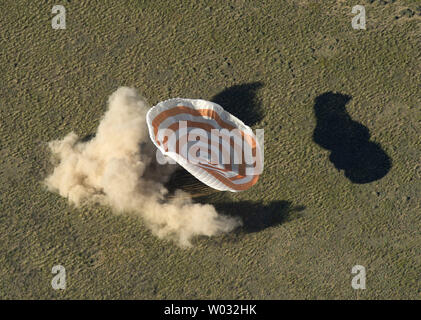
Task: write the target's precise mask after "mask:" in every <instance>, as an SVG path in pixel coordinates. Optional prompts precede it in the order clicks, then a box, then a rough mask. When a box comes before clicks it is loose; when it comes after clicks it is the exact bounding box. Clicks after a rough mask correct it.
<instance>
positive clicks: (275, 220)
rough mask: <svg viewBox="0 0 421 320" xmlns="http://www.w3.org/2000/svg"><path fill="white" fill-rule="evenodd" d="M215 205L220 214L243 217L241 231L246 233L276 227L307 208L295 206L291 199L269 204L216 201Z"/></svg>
mask: <svg viewBox="0 0 421 320" xmlns="http://www.w3.org/2000/svg"><path fill="white" fill-rule="evenodd" d="M213 205H214V206H215V208H216V210H217V211H218V212H219V213H220V214H224V215H229V216H233V217H239V218H241V220H242V221H243V226H242V227H241V228H240V229H239V231H242V232H245V233H253V232H260V231H262V230H265V229H267V228H271V227H276V226H278V225H280V224H282V223H283V222H285V221H288V220H290V218H291V215H292V214H293V213H296V212H300V211H303V210H304V209H305V208H304V207H302V206H297V207H293V206H292V205H291V202H289V201H274V202H271V203H269V204H267V205H264V204H263V203H262V202H253V201H240V202H235V203H232V202H227V203H214V204H213Z"/></svg>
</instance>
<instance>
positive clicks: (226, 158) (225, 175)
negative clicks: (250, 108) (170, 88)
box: [146, 98, 263, 192]
mask: <svg viewBox="0 0 421 320" xmlns="http://www.w3.org/2000/svg"><path fill="white" fill-rule="evenodd" d="M146 121H147V124H148V128H149V134H150V137H151V139H152V141H153V143H154V144H155V145H156V146H157V147H158V149H159V150H160V151H161V152H162V154H163V155H164V156H166V157H169V158H170V159H173V160H174V161H176V162H177V163H178V164H180V165H181V166H182V167H183V168H185V169H186V170H187V171H188V172H190V173H191V174H192V175H193V176H195V177H196V178H197V179H199V180H200V181H201V182H203V183H204V184H206V185H208V186H210V187H212V188H214V189H217V190H221V191H232V192H238V191H243V190H246V189H248V188H250V187H251V186H253V185H254V184H255V183H256V182H257V180H258V178H259V175H260V174H261V173H262V170H263V155H262V152H261V148H260V145H259V142H258V141H257V139H256V136H255V135H254V134H253V131H252V130H251V128H250V127H248V126H246V125H245V124H244V123H243V122H242V121H241V120H239V119H238V118H236V117H234V116H233V115H232V114H230V113H228V112H227V111H225V110H224V109H223V108H222V107H221V106H220V105H218V104H216V103H213V102H210V101H206V100H200V99H183V98H175V99H170V100H166V101H163V102H160V103H158V104H157V105H156V106H154V107H153V108H151V109H150V110H149V111H148V113H147V116H146Z"/></svg>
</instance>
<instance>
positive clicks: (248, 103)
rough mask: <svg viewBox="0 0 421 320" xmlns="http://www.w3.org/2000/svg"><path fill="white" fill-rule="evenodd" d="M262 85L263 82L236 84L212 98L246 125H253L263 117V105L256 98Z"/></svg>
mask: <svg viewBox="0 0 421 320" xmlns="http://www.w3.org/2000/svg"><path fill="white" fill-rule="evenodd" d="M262 86H263V84H262V83H261V82H252V83H247V84H241V85H235V86H232V87H229V88H227V89H225V90H223V91H221V92H220V93H218V94H217V95H215V96H214V97H212V98H211V99H210V100H211V101H212V102H215V103H217V104H219V105H221V106H222V107H223V108H224V109H225V110H226V111H228V112H229V113H232V114H233V115H234V116H236V117H237V118H239V119H241V121H243V122H244V123H245V124H246V125H248V126H253V125H254V124H256V123H257V122H259V121H260V120H262V117H263V115H262V110H261V105H260V103H259V101H258V100H257V98H256V91H257V90H258V89H260V88H261V87H262Z"/></svg>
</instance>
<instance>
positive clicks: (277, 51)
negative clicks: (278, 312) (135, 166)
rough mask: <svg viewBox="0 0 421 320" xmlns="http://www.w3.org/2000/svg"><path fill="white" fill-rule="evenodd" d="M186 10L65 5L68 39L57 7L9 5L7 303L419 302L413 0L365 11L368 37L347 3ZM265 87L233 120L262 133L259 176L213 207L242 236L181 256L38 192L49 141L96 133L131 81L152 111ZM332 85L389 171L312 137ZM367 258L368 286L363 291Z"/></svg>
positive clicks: (1, 284) (0, 239) (101, 212)
mask: <svg viewBox="0 0 421 320" xmlns="http://www.w3.org/2000/svg"><path fill="white" fill-rule="evenodd" d="M183 2H185V1H89V2H88V1H86V2H82V1H67V2H66V1H63V2H62V3H61V4H63V5H64V6H65V7H66V9H67V29H66V30H53V29H52V27H51V18H52V17H53V15H52V14H51V8H52V6H53V5H54V4H57V3H56V1H27V2H19V1H9V0H7V1H2V3H1V4H0V8H1V10H2V14H1V15H2V18H1V20H0V37H1V46H0V47H1V49H0V80H1V81H0V83H1V92H0V93H1V95H0V97H1V98H0V119H1V125H0V148H1V149H0V152H1V157H0V182H1V183H0V298H7V299H10V298H30V299H34V298H42V299H45V298H54V299H61V298H130V299H131V298H142V299H143V298H146V299H150V298H157V299H165V298H175V299H184V298H211V299H213V298H227V299H237V298H258V299H268V298H272V299H273V298H275V299H277V298H306V299H307V298H315V299H326V298H329V299H338V298H345V299H355V298H359V299H379V298H386V299H390V298H408V299H420V298H421V283H420V282H421V279H420V271H421V251H420V245H421V234H420V227H421V214H420V199H421V198H420V191H421V183H420V177H421V163H420V158H421V157H420V155H421V152H420V151H421V139H420V120H421V113H420V102H421V101H420V84H421V83H420V82H421V81H420V74H421V66H420V52H421V46H420V43H421V42H420V38H419V37H420V35H421V28H420V7H419V2H418V4H417V1H409V0H401V1H399V0H397V1H391V0H389V1H377V0H376V1H363V0H361V1H359V2H360V3H359V4H364V5H365V7H366V12H367V29H366V30H354V29H352V27H351V19H352V17H353V14H352V13H351V7H352V5H354V4H352V5H351V4H350V3H349V1H330V0H329V1H306V0H301V1H292V0H286V1H279V0H273V1H264V2H257V1H246V0H238V1H207V2H205V1H194V2H193V1H191V4H187V3H184V4H183ZM355 4H358V3H357V2H356V3H355ZM407 8H409V9H411V10H412V11H410V12H413V13H414V14H413V15H411V13H410V12H409V11H405V9H407ZM408 12H409V14H408ZM256 82H261V84H262V85H261V87H260V88H258V89H256V90H255V93H256V96H255V102H256V104H257V105H256V106H255V108H254V110H251V111H250V110H245V111H244V110H240V109H237V110H235V112H233V113H234V114H235V115H236V116H238V117H239V118H244V117H248V115H249V114H250V112H253V114H254V115H255V119H254V120H253V119H252V120H253V121H250V120H249V124H251V125H253V128H264V129H265V171H264V173H263V175H262V177H261V179H260V180H259V182H258V184H257V185H256V186H255V187H253V188H252V189H250V190H249V191H246V192H243V193H239V194H227V193H217V194H214V195H211V196H209V197H208V198H206V199H201V201H207V202H209V203H214V204H216V205H217V206H218V208H220V210H221V211H222V212H226V213H228V214H240V215H242V216H243V217H244V219H245V220H246V222H247V224H246V227H245V228H243V229H241V230H238V231H237V232H234V233H231V234H228V235H225V236H220V237H216V238H211V239H209V238H199V239H196V240H195V241H194V243H195V246H194V248H192V249H187V250H185V249H180V248H178V247H177V246H175V245H174V244H173V243H171V242H168V241H162V240H158V239H157V238H155V237H154V236H153V235H152V234H151V233H150V231H148V230H147V229H146V228H145V226H144V225H143V223H142V221H141V220H139V219H137V218H134V217H127V216H116V215H114V214H112V212H111V211H110V210H109V209H107V208H104V207H86V208H83V209H75V208H72V207H70V206H69V205H68V204H67V201H66V199H64V198H61V197H59V196H58V195H56V194H52V193H49V192H47V191H46V190H45V189H44V188H43V186H42V184H41V181H42V180H43V179H44V178H45V176H46V175H47V174H48V173H49V172H50V170H51V169H52V167H51V165H50V164H49V153H48V150H47V148H46V145H45V142H48V141H50V140H53V139H57V138H61V137H63V136H65V135H66V134H67V133H68V132H70V131H72V130H73V131H75V132H76V133H77V134H79V135H81V136H84V135H88V134H91V133H93V132H95V130H96V127H97V125H98V122H99V120H100V117H101V116H102V114H103V113H104V111H105V108H106V101H107V98H108V96H109V95H110V94H111V93H112V92H113V91H114V90H115V89H116V88H117V87H119V86H123V85H126V86H134V87H136V88H138V89H139V90H140V91H141V92H142V93H143V94H144V95H145V96H146V97H147V98H148V100H149V102H150V103H151V104H155V103H156V102H158V101H162V100H165V99H167V98H171V97H177V96H181V97H189V98H203V99H211V98H212V97H214V96H215V95H217V94H219V93H220V92H222V91H223V90H224V89H227V88H230V87H232V86H234V85H239V84H251V83H256ZM328 91H336V92H340V93H342V94H346V95H350V96H352V99H351V101H350V102H349V103H348V104H347V111H348V113H349V114H350V116H351V117H352V119H353V120H355V121H358V122H359V123H361V124H363V125H364V126H366V127H367V128H368V129H369V130H370V134H371V138H370V139H371V140H372V141H376V142H378V143H379V144H380V145H381V147H382V149H383V150H384V151H385V152H386V153H387V154H388V156H389V157H390V159H391V160H392V168H391V170H390V171H389V172H388V174H387V175H386V176H384V177H383V178H382V179H379V180H377V181H374V182H372V183H367V184H353V183H352V182H351V181H350V180H348V179H347V178H346V177H345V176H344V174H343V172H338V171H337V170H336V169H335V167H334V165H333V164H332V163H331V162H330V161H329V154H330V152H329V151H328V150H326V149H323V148H322V147H320V146H319V145H318V144H316V143H315V142H314V141H313V131H314V129H315V126H316V119H315V115H314V112H313V107H314V99H315V98H316V97H317V96H319V95H320V94H323V93H325V92H328ZM245 113H247V114H248V115H246V114H245ZM250 122H251V123H250ZM260 217H261V219H260ZM56 264H62V265H63V266H65V268H66V270H67V289H66V290H64V291H55V290H53V289H52V288H51V285H50V282H51V279H52V277H53V275H52V274H51V268H52V266H54V265H56ZM356 264H361V265H363V266H365V267H366V269H367V289H366V290H353V289H352V287H351V279H352V277H353V275H352V274H351V268H352V266H354V265H356Z"/></svg>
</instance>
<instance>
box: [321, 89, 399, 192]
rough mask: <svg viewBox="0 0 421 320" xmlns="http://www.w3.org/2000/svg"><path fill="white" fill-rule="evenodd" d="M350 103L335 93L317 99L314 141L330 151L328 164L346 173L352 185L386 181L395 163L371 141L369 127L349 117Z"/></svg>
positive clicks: (325, 94) (346, 98)
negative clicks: (347, 107) (347, 108)
mask: <svg viewBox="0 0 421 320" xmlns="http://www.w3.org/2000/svg"><path fill="white" fill-rule="evenodd" d="M351 99H352V97H351V96H348V95H344V94H340V93H333V92H326V93H323V94H321V95H319V96H318V97H316V99H315V104H314V113H315V116H316V119H317V125H316V128H315V129H314V132H313V141H314V142H315V143H317V144H318V145H320V146H321V147H323V148H324V149H327V150H329V151H331V154H330V156H329V160H330V161H331V162H332V163H333V165H334V166H335V168H336V169H338V170H344V173H345V177H347V178H348V179H349V180H350V181H351V182H352V183H358V184H363V183H369V182H373V181H376V180H379V179H381V178H382V177H384V176H385V175H386V174H387V173H388V172H389V170H390V168H391V166H392V161H391V159H390V158H389V156H388V155H387V153H386V152H385V151H384V150H383V149H382V148H381V146H380V144H378V143H376V142H372V141H370V132H369V130H368V129H367V127H365V126H364V125H362V124H360V123H358V122H357V121H355V120H352V118H351V117H350V115H349V114H348V113H347V111H346V108H345V105H346V104H347V103H348V102H349V101H350V100H351Z"/></svg>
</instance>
